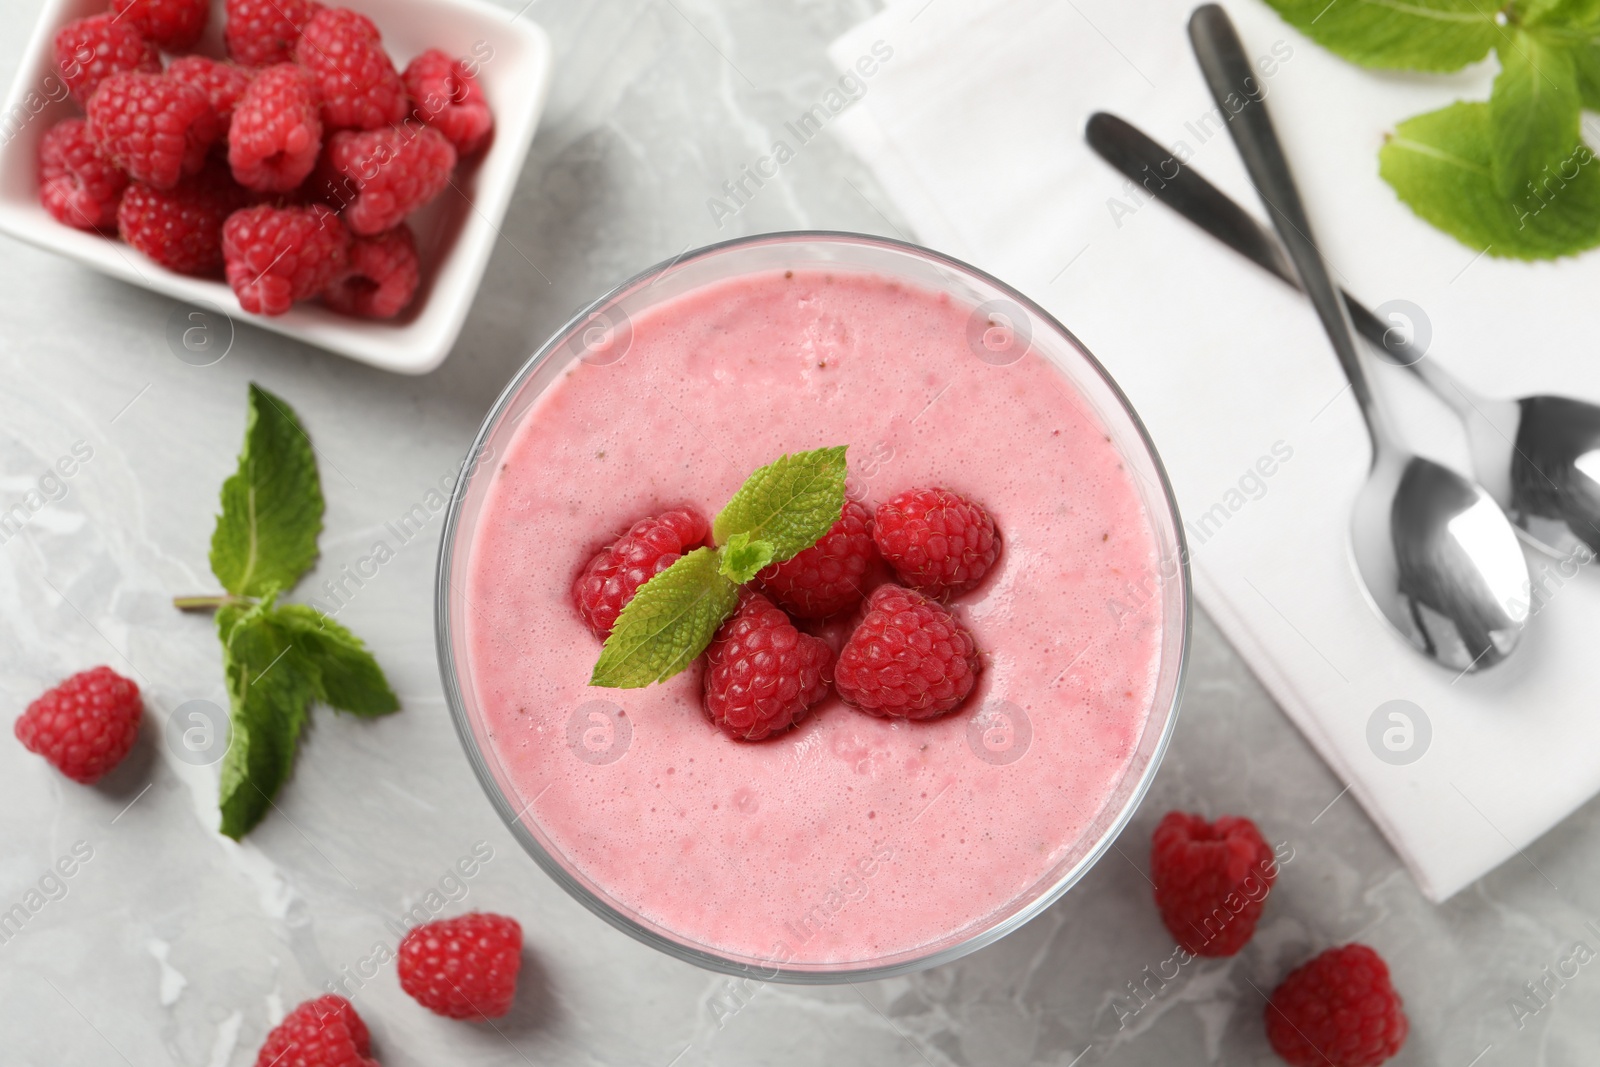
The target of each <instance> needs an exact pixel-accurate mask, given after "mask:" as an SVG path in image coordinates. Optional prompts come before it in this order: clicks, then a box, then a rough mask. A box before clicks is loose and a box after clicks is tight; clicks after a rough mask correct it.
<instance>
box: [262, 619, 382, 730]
mask: <svg viewBox="0 0 1600 1067" xmlns="http://www.w3.org/2000/svg"><path fill="white" fill-rule="evenodd" d="M271 617H272V621H273V623H274V624H275V625H276V626H278V627H279V628H280V629H281V630H282V631H283V633H284V634H285V635H286V636H288V637H289V638H291V639H292V640H293V642H294V652H293V653H291V655H292V656H294V658H295V668H296V669H297V670H302V671H304V672H305V674H306V676H307V678H309V679H310V680H311V683H312V686H313V691H314V692H315V694H316V697H317V699H318V700H320V701H322V702H323V703H325V704H327V705H328V706H330V707H333V708H337V709H338V710H340V711H348V712H351V713H352V714H355V715H363V716H371V715H387V714H389V713H390V712H392V711H399V710H400V700H399V698H398V697H396V696H395V695H394V691H393V690H392V689H390V688H389V680H388V679H387V678H385V677H384V676H383V669H382V668H381V667H379V666H378V661H377V660H375V659H373V658H372V653H370V652H368V651H367V647H366V646H365V645H364V644H362V643H361V638H359V637H357V636H356V635H355V634H353V633H351V632H350V631H349V630H347V629H345V628H344V627H343V626H341V625H339V624H338V623H337V622H334V621H333V619H332V618H330V617H329V616H327V615H324V614H323V613H322V612H320V611H318V610H317V609H316V608H313V607H308V606H307V605H305V604H284V605H282V606H281V607H279V608H277V609H275V610H274V611H273V613H272V616H271Z"/></svg>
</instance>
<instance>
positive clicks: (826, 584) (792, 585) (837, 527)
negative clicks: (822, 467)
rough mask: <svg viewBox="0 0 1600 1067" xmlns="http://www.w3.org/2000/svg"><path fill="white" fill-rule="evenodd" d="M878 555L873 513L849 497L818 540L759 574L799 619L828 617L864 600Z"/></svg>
mask: <svg viewBox="0 0 1600 1067" xmlns="http://www.w3.org/2000/svg"><path fill="white" fill-rule="evenodd" d="M877 559H878V549H877V547H876V546H875V545H874V544H873V542H872V512H870V511H868V510H867V507H866V505H864V504H861V503H859V502H858V501H855V500H846V501H845V502H844V511H843V512H842V513H841V514H840V515H839V521H838V522H836V523H834V524H833V526H832V528H831V529H829V530H828V532H827V533H825V534H823V535H822V537H821V538H820V539H819V540H818V541H817V543H816V544H814V545H812V546H811V547H810V548H808V549H805V550H804V551H802V552H800V553H798V554H796V555H794V556H791V557H790V558H789V559H786V560H784V561H783V562H782V563H774V564H772V565H771V566H770V567H767V568H766V569H765V570H763V571H762V572H761V573H760V574H758V575H757V576H756V577H757V580H758V581H760V583H761V588H762V589H764V590H766V592H767V595H768V596H770V597H772V599H773V600H774V601H776V602H777V603H778V604H779V605H780V606H781V607H782V608H783V609H784V610H785V611H787V612H789V613H790V614H791V615H793V616H794V617H795V618H797V619H824V618H827V617H828V616H829V615H837V614H838V613H839V612H841V611H845V610H847V609H849V608H853V607H855V606H856V605H857V604H859V603H861V600H862V598H863V597H865V596H866V592H865V586H866V581H867V578H868V572H869V571H870V570H871V568H872V565H873V564H874V563H875V562H877Z"/></svg>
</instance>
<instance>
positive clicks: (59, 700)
mask: <svg viewBox="0 0 1600 1067" xmlns="http://www.w3.org/2000/svg"><path fill="white" fill-rule="evenodd" d="M143 713H144V702H143V701H141V700H140V699H139V687H138V686H137V685H135V684H134V683H133V682H131V681H129V680H128V679H126V678H124V677H122V676H121V675H120V674H118V673H116V672H115V671H113V670H112V669H111V668H110V667H95V668H94V669H93V670H87V671H81V672H79V673H78V674H74V675H73V676H72V677H71V678H68V679H67V680H66V681H64V682H62V683H61V684H60V685H58V686H56V687H55V688H54V689H51V690H50V691H48V692H47V693H45V694H44V695H43V696H41V697H40V698H39V699H38V700H35V701H34V702H33V703H32V704H29V705H28V710H27V711H24V712H23V713H22V714H21V715H20V716H19V717H18V718H17V724H16V727H15V730H16V734H17V740H18V741H21V742H22V745H23V747H24V748H26V749H27V750H28V751H29V752H36V753H38V754H39V755H41V756H43V757H44V758H45V759H47V760H49V761H50V762H51V763H53V764H55V766H56V769H57V770H59V771H60V772H61V773H62V774H64V775H66V776H67V777H68V778H71V779H72V780H73V781H75V782H82V783H83V784H85V785H90V784H93V783H94V782H98V781H99V780H100V779H101V778H102V777H103V776H104V775H105V774H106V772H107V771H109V770H111V768H113V767H115V766H116V765H117V764H119V763H121V762H122V758H123V757H124V756H126V755H127V754H128V750H129V749H131V748H133V742H134V740H135V739H136V738H137V737H138V736H139V718H140V716H141V715H143Z"/></svg>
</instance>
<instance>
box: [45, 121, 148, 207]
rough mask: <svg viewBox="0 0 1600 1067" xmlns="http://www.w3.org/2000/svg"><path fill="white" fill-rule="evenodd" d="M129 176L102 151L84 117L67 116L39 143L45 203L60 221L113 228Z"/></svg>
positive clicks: (48, 131)
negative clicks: (102, 154)
mask: <svg viewBox="0 0 1600 1067" xmlns="http://www.w3.org/2000/svg"><path fill="white" fill-rule="evenodd" d="M127 185H128V176H127V175H126V174H124V173H122V171H120V170H118V169H117V168H116V167H114V166H113V165H112V164H110V163H109V162H107V161H106V159H105V158H104V157H103V156H101V155H100V150H99V149H98V148H96V147H95V143H94V142H93V141H92V140H90V139H89V128H88V124H87V123H85V122H84V121H83V120H82V119H63V120H62V121H61V122H58V123H56V124H55V125H54V126H52V127H50V129H49V130H47V131H46V132H45V135H44V137H43V138H42V139H41V140H40V142H39V201H40V202H41V203H43V204H44V209H45V210H46V211H48V212H50V214H51V215H52V216H54V217H55V219H56V221H57V222H64V223H66V224H67V225H68V226H76V227H77V228H78V229H80V230H103V229H110V228H111V227H112V226H114V225H116V221H117V201H118V200H119V199H121V197H122V190H123V189H125V188H127Z"/></svg>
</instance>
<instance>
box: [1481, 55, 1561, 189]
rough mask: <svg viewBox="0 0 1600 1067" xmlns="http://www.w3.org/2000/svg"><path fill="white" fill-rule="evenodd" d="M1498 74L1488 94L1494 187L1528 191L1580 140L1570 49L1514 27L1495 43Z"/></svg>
mask: <svg viewBox="0 0 1600 1067" xmlns="http://www.w3.org/2000/svg"><path fill="white" fill-rule="evenodd" d="M1495 50H1496V52H1497V53H1498V54H1499V56H1500V73H1499V75H1498V76H1496V77H1495V80H1494V92H1493V93H1492V94H1491V95H1490V97H1489V128H1490V132H1491V134H1492V136H1493V140H1492V142H1491V147H1492V152H1491V156H1490V158H1491V159H1492V160H1493V167H1492V171H1493V174H1494V183H1495V188H1496V189H1497V190H1499V192H1500V194H1501V195H1502V196H1506V197H1511V196H1516V195H1519V194H1525V193H1528V192H1529V190H1528V188H1527V187H1528V184H1529V183H1530V182H1536V181H1538V180H1539V179H1540V177H1541V176H1542V175H1543V174H1544V173H1545V170H1546V168H1547V167H1552V166H1555V165H1557V164H1559V163H1560V162H1561V160H1562V159H1564V158H1566V157H1567V156H1569V155H1571V154H1572V150H1573V148H1575V147H1576V146H1577V144H1578V140H1579V132H1578V118H1579V114H1578V113H1579V101H1578V70H1577V66H1576V64H1575V63H1574V62H1573V58H1572V52H1571V50H1570V49H1568V48H1566V47H1565V46H1562V45H1550V44H1546V43H1545V42H1544V41H1543V40H1542V39H1541V38H1540V37H1538V36H1536V35H1534V34H1532V33H1528V32H1526V31H1525V30H1515V31H1513V32H1512V33H1510V34H1508V35H1507V36H1506V38H1505V39H1504V40H1502V41H1501V42H1500V44H1499V45H1498V46H1496V49H1495Z"/></svg>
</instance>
